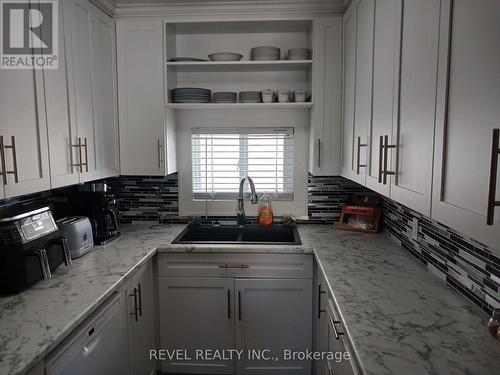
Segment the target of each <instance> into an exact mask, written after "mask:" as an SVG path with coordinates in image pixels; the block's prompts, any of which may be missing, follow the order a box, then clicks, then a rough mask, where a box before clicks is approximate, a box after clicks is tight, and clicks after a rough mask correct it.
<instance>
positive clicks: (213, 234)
mask: <svg viewBox="0 0 500 375" xmlns="http://www.w3.org/2000/svg"><path fill="white" fill-rule="evenodd" d="M172 243H174V244H239V245H245V244H248V245H300V244H301V243H302V242H301V240H300V237H299V232H298V230H297V227H296V226H284V225H272V226H270V227H264V226H260V225H256V224H250V225H245V226H244V227H238V226H237V225H221V226H213V225H189V226H188V227H186V229H184V230H183V231H182V233H180V234H179V235H178V236H177V238H176V239H175V240H174V241H172Z"/></svg>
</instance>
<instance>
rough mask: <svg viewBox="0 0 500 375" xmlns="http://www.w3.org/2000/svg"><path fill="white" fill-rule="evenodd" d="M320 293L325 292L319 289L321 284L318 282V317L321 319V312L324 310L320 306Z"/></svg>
mask: <svg viewBox="0 0 500 375" xmlns="http://www.w3.org/2000/svg"><path fill="white" fill-rule="evenodd" d="M322 294H326V292H325V291H323V290H321V284H318V319H321V313H324V312H326V310H324V309H322V308H321V295H322Z"/></svg>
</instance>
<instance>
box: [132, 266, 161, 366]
mask: <svg viewBox="0 0 500 375" xmlns="http://www.w3.org/2000/svg"><path fill="white" fill-rule="evenodd" d="M155 290H156V288H155V279H154V274H153V263H152V261H149V262H148V263H147V264H145V265H144V266H142V267H141V268H140V269H139V270H137V271H136V273H135V274H134V275H133V276H132V278H131V280H130V282H129V283H128V285H127V287H126V290H125V293H126V295H127V299H128V322H129V323H128V327H129V347H130V361H131V373H132V374H133V375H152V374H155V373H156V361H155V360H154V359H151V358H150V350H154V349H156V339H155V335H156V332H155V321H156V314H155V310H156V299H155Z"/></svg>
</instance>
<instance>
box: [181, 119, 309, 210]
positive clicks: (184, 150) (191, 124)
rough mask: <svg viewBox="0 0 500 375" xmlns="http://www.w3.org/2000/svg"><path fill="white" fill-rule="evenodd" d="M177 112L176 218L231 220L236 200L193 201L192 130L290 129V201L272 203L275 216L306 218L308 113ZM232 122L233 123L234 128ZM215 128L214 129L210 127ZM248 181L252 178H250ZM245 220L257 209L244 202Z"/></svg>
mask: <svg viewBox="0 0 500 375" xmlns="http://www.w3.org/2000/svg"><path fill="white" fill-rule="evenodd" d="M196 112H198V111H180V113H179V116H178V120H177V147H178V148H177V150H178V152H177V162H178V166H179V168H178V169H179V214H180V215H181V216H235V215H236V206H237V202H236V199H235V200H234V201H232V200H227V201H224V200H215V201H213V200H207V201H205V200H195V199H194V197H193V181H192V159H191V155H192V149H191V135H192V130H193V129H194V128H251V127H259V128H269V129H276V128H293V129H294V143H295V150H294V153H295V155H294V173H293V200H287V201H280V200H275V201H273V210H274V213H275V215H277V216H281V215H294V216H296V217H297V218H307V200H308V191H307V183H308V165H309V162H308V155H309V151H308V148H309V112H308V111H301V110H283V111H276V110H275V111H273V110H270V111H258V112H257V111H256V112H253V111H251V110H247V111H234V112H232V113H226V112H224V113H220V112H217V111H208V112H206V113H203V114H202V115H200V112H198V113H196ZM234 119H237V123H236V124H235V122H234ZM214 124H215V125H214ZM250 177H252V176H250ZM245 210H246V213H247V215H248V216H256V215H257V213H258V205H252V204H251V203H250V202H248V199H246V200H245Z"/></svg>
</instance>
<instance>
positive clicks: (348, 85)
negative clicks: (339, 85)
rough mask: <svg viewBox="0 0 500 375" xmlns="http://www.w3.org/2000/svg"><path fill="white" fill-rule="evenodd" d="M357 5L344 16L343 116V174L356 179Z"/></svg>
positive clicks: (350, 8) (355, 3)
mask: <svg viewBox="0 0 500 375" xmlns="http://www.w3.org/2000/svg"><path fill="white" fill-rule="evenodd" d="M356 5H357V0H354V1H352V2H351V5H350V6H349V8H348V9H347V11H346V12H345V14H344V18H343V35H344V47H343V75H344V84H343V90H342V92H343V103H342V105H343V118H342V176H344V177H346V178H350V179H354V175H355V167H354V150H355V148H354V133H353V131H354V105H355V97H354V95H355V92H356V91H355V85H356Z"/></svg>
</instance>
